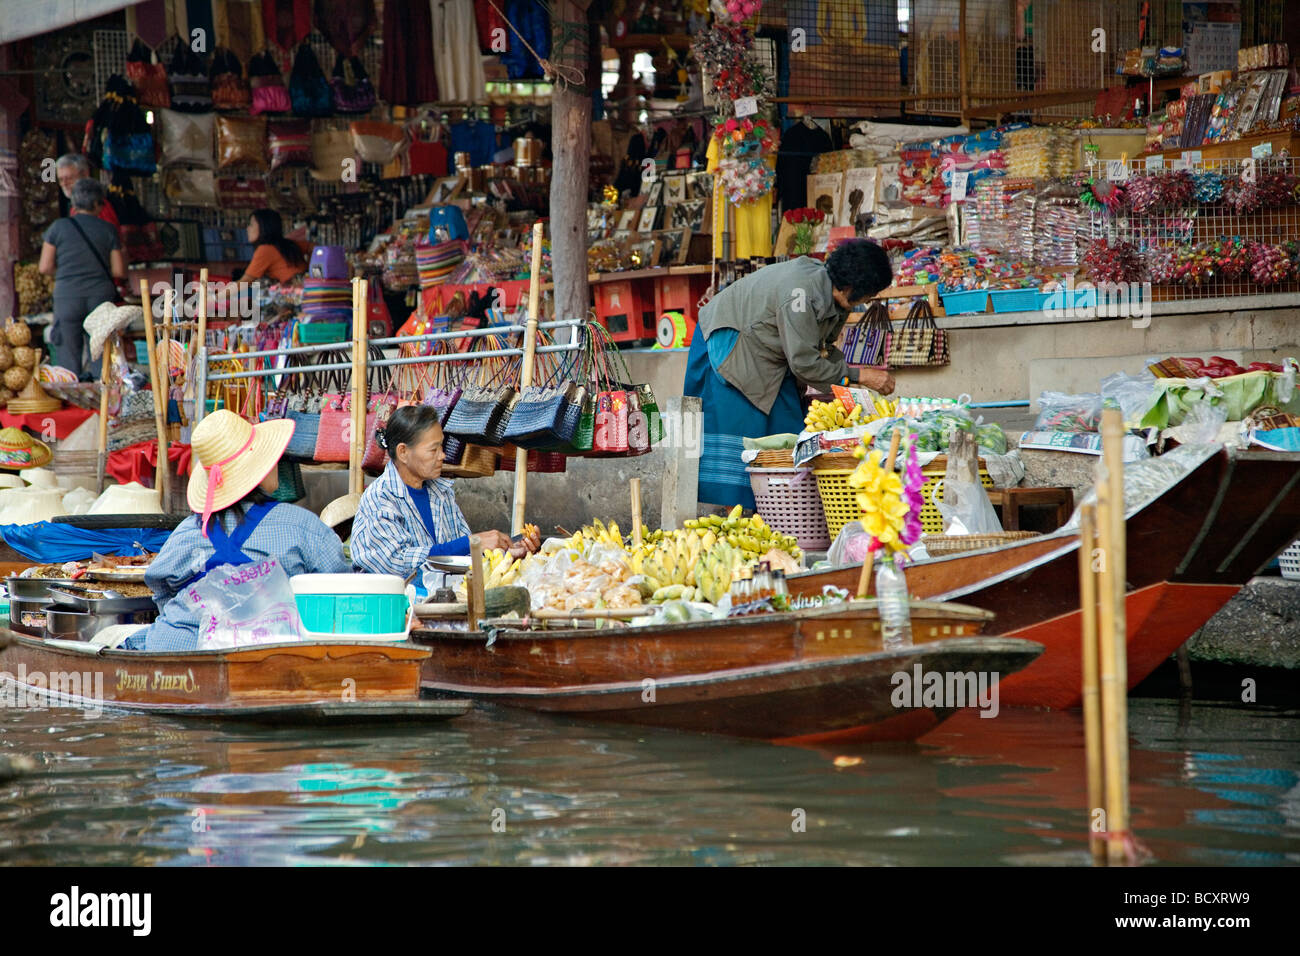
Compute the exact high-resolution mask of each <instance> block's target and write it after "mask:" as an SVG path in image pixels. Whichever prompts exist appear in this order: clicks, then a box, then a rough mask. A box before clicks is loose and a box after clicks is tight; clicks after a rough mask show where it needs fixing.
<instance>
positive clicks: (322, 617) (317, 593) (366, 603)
mask: <svg viewBox="0 0 1300 956" xmlns="http://www.w3.org/2000/svg"><path fill="white" fill-rule="evenodd" d="M289 582H290V584H291V585H292V586H293V594H294V598H295V600H296V602H297V604H298V616H299V617H300V618H302V627H303V630H304V631H306V632H307V634H308V636H309V637H315V638H320V639H324V640H358V641H404V640H406V624H407V619H408V615H409V612H410V607H411V604H410V600H409V599H408V598H407V596H406V583H405V582H404V581H403V580H402V579H401V578H399V577H397V575H395V574H299V575H295V576H294V577H292V578H290V579H289Z"/></svg>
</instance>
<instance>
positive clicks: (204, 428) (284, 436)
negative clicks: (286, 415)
mask: <svg viewBox="0 0 1300 956" xmlns="http://www.w3.org/2000/svg"><path fill="white" fill-rule="evenodd" d="M293 427H294V422H293V421H292V420H291V419H277V420H275V421H269V422H262V423H260V424H258V425H250V424H249V423H248V422H246V421H244V420H243V419H242V418H240V417H239V416H238V415H236V414H235V413H234V412H232V411H227V410H226V409H224V408H223V409H221V410H219V411H215V412H213V413H212V414H211V415H209V416H208V417H207V418H205V419H203V421H201V422H199V423H198V425H196V426H195V427H194V432H193V434H192V435H191V436H190V447H191V448H192V449H193V452H194V457H195V458H196V459H198V461H197V467H195V468H194V471H193V472H192V473H191V474H190V484H189V489H188V491H187V493H186V497H187V498H188V500H189V504H190V509H191V510H192V511H195V512H197V513H199V514H201V515H202V516H203V533H204V534H207V528H208V519H209V518H210V517H211V515H212V513H213V512H214V511H221V510H222V509H223V508H229V507H230V506H231V505H233V504H234V503H235V502H237V501H239V500H241V499H242V498H243V497H244V496H245V495H247V494H248V493H249V492H251V491H252V490H253V489H254V488H256V487H257V486H258V485H260V484H261V483H262V481H263V480H264V479H265V478H266V476H267V475H269V474H270V473H271V472H272V471H273V470H274V469H275V466H276V465H277V464H278V463H279V461H280V456H281V455H283V454H284V450H285V449H286V448H287V447H288V446H289V439H290V438H292V437H293Z"/></svg>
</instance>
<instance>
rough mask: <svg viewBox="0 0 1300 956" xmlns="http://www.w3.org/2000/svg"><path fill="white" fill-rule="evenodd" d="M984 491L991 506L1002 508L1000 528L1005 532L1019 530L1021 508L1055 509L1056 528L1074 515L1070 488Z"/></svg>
mask: <svg viewBox="0 0 1300 956" xmlns="http://www.w3.org/2000/svg"><path fill="white" fill-rule="evenodd" d="M985 490H986V491H987V492H988V493H989V501H991V502H992V503H993V506H994V507H995V508H996V507H998V506H1001V508H1002V528H1003V530H1005V531H1019V530H1020V509H1021V508H1025V507H1030V508H1043V507H1048V508H1055V509H1056V527H1057V528H1059V527H1061V525H1063V524H1065V523H1066V522H1067V521H1069V520H1070V515H1071V514H1073V513H1074V489H1072V488H987V489H985ZM1052 530H1055V528H1054V529H1052Z"/></svg>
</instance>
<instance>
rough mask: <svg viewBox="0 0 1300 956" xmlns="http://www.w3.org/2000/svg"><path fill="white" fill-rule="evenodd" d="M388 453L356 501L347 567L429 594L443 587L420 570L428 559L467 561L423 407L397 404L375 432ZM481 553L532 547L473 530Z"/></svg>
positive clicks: (438, 442) (432, 418) (436, 431)
mask: <svg viewBox="0 0 1300 956" xmlns="http://www.w3.org/2000/svg"><path fill="white" fill-rule="evenodd" d="M375 437H376V440H377V441H378V442H379V445H380V447H381V448H383V449H384V450H385V451H386V452H387V453H388V464H387V466H386V467H385V468H384V473H383V474H382V475H380V476H379V477H378V478H376V479H375V480H374V482H373V483H372V484H371V485H370V487H369V488H367V489H366V490H365V493H364V494H363V495H362V496H361V503H360V505H358V506H357V516H356V518H355V519H354V520H353V522H352V560H353V562H354V563H355V564H356V565H357V567H359V568H361V569H362V570H363V571H369V572H371V573H373V574H397V575H400V576H401V577H408V576H410V575H411V574H412V573H413V572H416V571H419V572H420V578H419V580H418V581H417V584H418V585H420V587H421V588H422V590H424V591H426V592H429V593H431V592H432V591H433V590H435V589H436V588H438V587H440V586H442V585H443V584H445V583H446V581H445V575H443V574H442V573H440V572H439V571H437V570H435V569H433V568H430V567H428V560H429V558H431V557H436V556H440V555H465V554H469V535H470V530H469V524H468V523H467V522H466V521H465V516H464V515H463V514H462V513H461V510H460V508H459V506H457V504H456V496H455V493H454V491H453V482H452V480H451V479H450V478H443V477H442V463H443V445H442V442H443V435H442V426H441V425H440V424H439V423H438V413H437V411H436V410H435V409H432V408H429V407H428V406H425V405H405V406H403V407H401V408H399V409H397V410H396V411H395V412H393V414H392V417H391V418H389V420H388V424H387V425H386V426H385V427H384V428H382V429H380V430H379V431H378V432H377V433H376V436H375ZM477 537H478V538H479V540H480V541H481V542H482V543H483V547H484V549H491V548H499V549H501V550H503V551H510V552H511V553H512V554H513V555H514V556H515V557H522V556H523V555H524V554H525V553H527V551H529V550H532V549H533V547H534V546H535V543H534V542H529V541H527V540H524V539H521V540H520V541H519V542H517V543H514V544H512V543H511V540H510V536H509V535H507V534H505V533H504V532H501V531H481V532H479V533H478V535H477Z"/></svg>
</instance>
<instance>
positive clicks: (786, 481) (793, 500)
mask: <svg viewBox="0 0 1300 956" xmlns="http://www.w3.org/2000/svg"><path fill="white" fill-rule="evenodd" d="M745 470H746V471H748V472H749V483H750V486H751V487H752V488H753V489H754V501H755V502H756V503H757V505H758V513H759V515H760V516H761V517H762V519H763V520H764V521H766V522H767V524H768V526H769V527H771V528H772V530H773V531H777V532H780V533H781V534H788V535H793V536H794V538H795V540H796V541H798V542H799V547H800V548H801V549H802V550H804V551H823V550H825V549H826V548H829V547H830V546H831V538H830V535H828V534H827V533H826V512H825V511H824V510H823V509H822V498H821V494H820V492H819V491H818V490H817V481H816V479H815V478H814V477H813V476H812V475H811V474H810V473H809V471H808V469H806V468H747V469H745Z"/></svg>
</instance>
